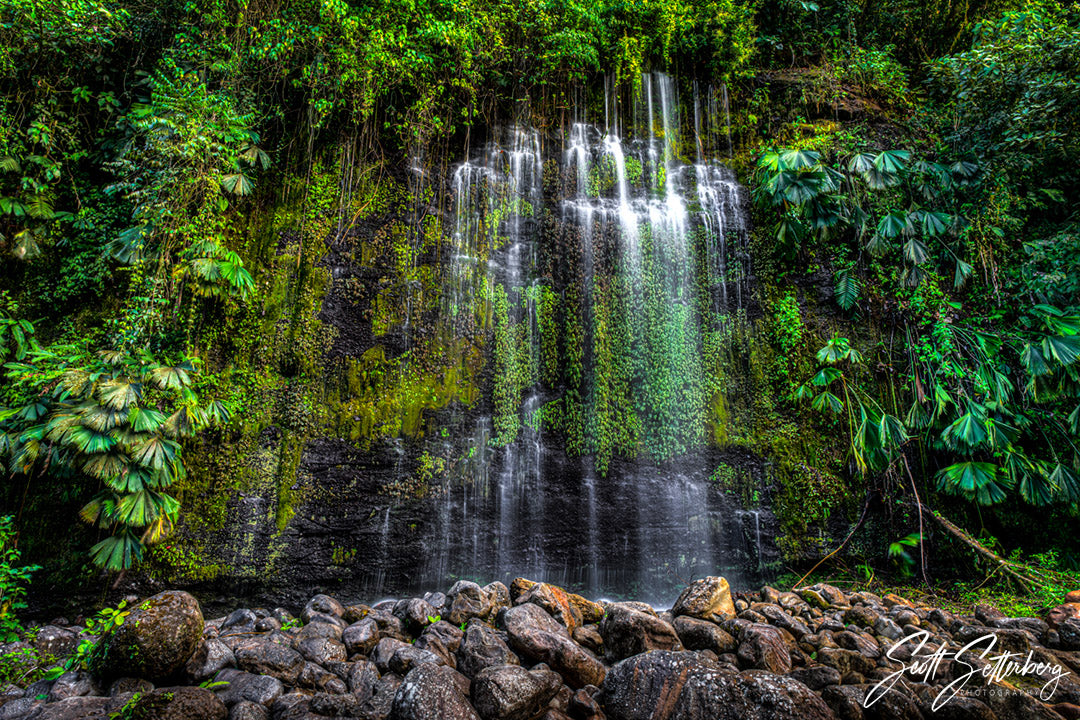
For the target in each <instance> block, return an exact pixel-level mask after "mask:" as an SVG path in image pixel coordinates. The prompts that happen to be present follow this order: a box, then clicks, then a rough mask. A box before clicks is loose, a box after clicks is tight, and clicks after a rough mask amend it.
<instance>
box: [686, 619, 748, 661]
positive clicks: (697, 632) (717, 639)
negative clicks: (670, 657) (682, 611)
mask: <svg viewBox="0 0 1080 720" xmlns="http://www.w3.org/2000/svg"><path fill="white" fill-rule="evenodd" d="M673 626H674V628H675V632H676V633H678V635H679V640H680V641H681V642H682V644H683V647H685V648H686V649H687V650H712V651H713V652H714V653H716V654H717V655H723V654H724V653H729V652H735V651H736V649H738V647H739V643H738V641H736V640H735V638H733V637H732V636H731V635H730V634H728V633H726V632H724V631H723V630H721V629H720V627H719V626H718V625H717V624H716V623H711V622H709V621H708V620H700V619H698V618H694V617H690V616H689V615H680V616H679V617H677V618H675V622H674V623H673Z"/></svg>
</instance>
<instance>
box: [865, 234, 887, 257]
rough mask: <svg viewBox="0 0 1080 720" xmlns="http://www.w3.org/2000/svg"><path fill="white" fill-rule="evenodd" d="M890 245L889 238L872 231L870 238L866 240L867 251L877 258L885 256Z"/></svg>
mask: <svg viewBox="0 0 1080 720" xmlns="http://www.w3.org/2000/svg"><path fill="white" fill-rule="evenodd" d="M889 247H890V245H889V242H888V240H886V239H885V237H884V236H883V235H878V234H877V233H871V235H870V239H869V240H867V241H866V249H867V251H869V253H870V254H871V255H873V256H874V257H876V258H880V257H883V256H884V255H885V253H887V252H888V251H889Z"/></svg>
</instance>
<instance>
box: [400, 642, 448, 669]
mask: <svg viewBox="0 0 1080 720" xmlns="http://www.w3.org/2000/svg"><path fill="white" fill-rule="evenodd" d="M425 663H433V664H435V665H448V664H449V663H447V662H446V660H444V659H442V658H441V657H440V656H438V655H436V654H435V653H433V652H431V651H430V650H424V649H423V648H418V647H416V646H415V645H405V646H404V647H400V648H398V650H397V652H395V653H394V654H393V656H392V657H391V658H390V662H389V663H388V666H389V668H390V672H393V673H397V674H398V675H401V676H402V677H405V676H406V675H407V674H408V673H409V671H410V670H412V669H413V668H414V667H416V666H418V665H423V664H425Z"/></svg>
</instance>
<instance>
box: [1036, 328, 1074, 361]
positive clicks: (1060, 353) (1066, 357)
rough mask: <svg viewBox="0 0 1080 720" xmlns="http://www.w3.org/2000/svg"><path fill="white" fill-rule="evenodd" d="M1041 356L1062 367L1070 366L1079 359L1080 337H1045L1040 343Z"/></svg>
mask: <svg viewBox="0 0 1080 720" xmlns="http://www.w3.org/2000/svg"><path fill="white" fill-rule="evenodd" d="M1042 350H1043V354H1044V355H1045V356H1046V357H1052V358H1054V359H1055V360H1057V361H1058V362H1059V363H1061V364H1062V365H1072V364H1073V363H1074V362H1076V358H1078V357H1080V335H1047V336H1046V337H1044V338H1043V341H1042Z"/></svg>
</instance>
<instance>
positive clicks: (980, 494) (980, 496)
mask: <svg viewBox="0 0 1080 720" xmlns="http://www.w3.org/2000/svg"><path fill="white" fill-rule="evenodd" d="M997 470H998V468H997V466H996V465H994V464H992V463H987V462H974V461H967V462H960V463H956V464H955V465H950V466H949V467H947V468H944V469H942V470H940V471H938V473H937V482H938V489H939V490H941V491H943V492H947V493H949V494H952V495H959V496H961V497H963V498H965V499H967V500H970V501H975V502H976V503H978V504H979V505H994V504H996V503H999V502H1001V501H1002V500H1004V499H1005V497H1006V495H1005V490H1004V489H1003V488H1002V487H1001V486H1000V485H999V484H998V482H997Z"/></svg>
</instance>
